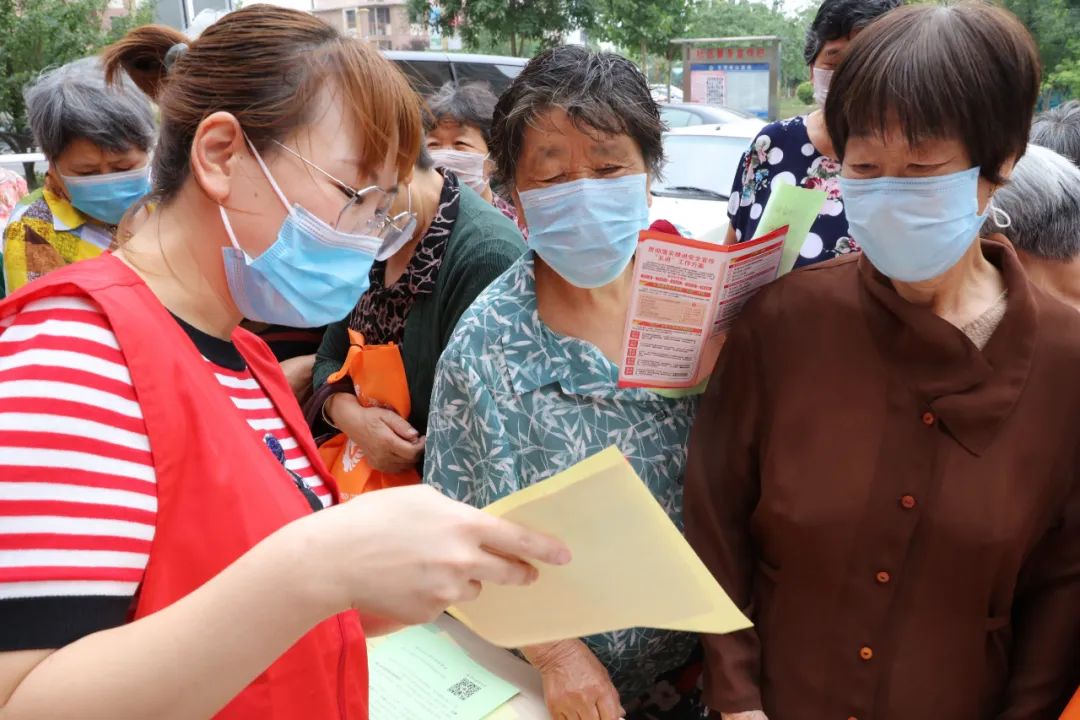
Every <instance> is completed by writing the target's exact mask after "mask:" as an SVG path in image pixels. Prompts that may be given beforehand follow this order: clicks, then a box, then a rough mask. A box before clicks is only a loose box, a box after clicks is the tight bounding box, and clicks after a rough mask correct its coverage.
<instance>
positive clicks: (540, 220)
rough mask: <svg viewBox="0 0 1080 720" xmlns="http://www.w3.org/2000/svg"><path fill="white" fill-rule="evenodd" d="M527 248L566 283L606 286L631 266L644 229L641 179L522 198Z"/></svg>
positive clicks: (578, 183) (571, 186)
mask: <svg viewBox="0 0 1080 720" xmlns="http://www.w3.org/2000/svg"><path fill="white" fill-rule="evenodd" d="M520 197H521V207H522V209H523V210H524V211H525V221H526V224H527V225H528V227H529V247H530V248H532V249H533V250H535V251H536V253H537V254H538V255H539V256H540V257H541V258H542V259H543V261H544V262H545V263H547V264H548V265H550V266H551V268H552V269H553V270H554V271H555V272H557V273H559V275H561V276H562V277H563V279H565V280H566V281H567V282H568V283H570V284H571V285H576V286H577V287H579V288H597V287H601V286H603V285H607V284H608V283H610V282H612V281H613V280H614V279H615V278H617V277H619V274H620V273H622V271H623V270H625V269H626V266H627V265H629V264H630V260H631V258H633V257H634V251H635V250H636V249H637V243H638V233H639V232H640V231H641V230H643V229H645V228H646V227H648V225H649V198H648V186H647V183H646V177H645V175H627V176H626V177H621V178H615V179H612V180H608V179H600V180H593V179H585V180H575V181H574V182H568V183H563V184H561V185H553V186H551V187H546V188H540V189H539V190H526V191H525V192H523V193H521V196H520Z"/></svg>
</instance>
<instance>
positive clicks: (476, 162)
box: [431, 150, 488, 193]
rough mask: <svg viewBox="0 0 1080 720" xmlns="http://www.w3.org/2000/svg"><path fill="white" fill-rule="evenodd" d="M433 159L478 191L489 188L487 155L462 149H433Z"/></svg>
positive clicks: (436, 163) (437, 165)
mask: <svg viewBox="0 0 1080 720" xmlns="http://www.w3.org/2000/svg"><path fill="white" fill-rule="evenodd" d="M431 159H432V160H433V161H434V162H435V166H436V167H442V168H446V169H447V170H449V171H451V172H452V173H454V174H455V175H457V177H458V180H460V181H461V182H463V183H465V184H466V185H468V186H469V187H471V188H472V189H473V190H475V191H476V192H478V193H482V192H484V190H486V189H487V186H488V176H487V159H488V156H487V155H481V154H480V153H474V152H464V151H462V150H432V151H431Z"/></svg>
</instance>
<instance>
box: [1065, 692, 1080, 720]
mask: <svg viewBox="0 0 1080 720" xmlns="http://www.w3.org/2000/svg"><path fill="white" fill-rule="evenodd" d="M1061 720H1080V688H1077V690H1076V694H1075V695H1073V699H1072V702H1071V703H1069V706H1068V707H1067V708H1065V712H1063V713H1062V714H1061Z"/></svg>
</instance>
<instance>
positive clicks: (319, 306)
mask: <svg viewBox="0 0 1080 720" xmlns="http://www.w3.org/2000/svg"><path fill="white" fill-rule="evenodd" d="M251 152H252V153H253V154H254V155H255V159H256V160H257V161H258V162H259V167H261V168H262V171H263V174H264V175H265V176H266V179H267V180H268V181H269V182H270V185H271V187H273V189H274V192H275V193H276V194H277V196H278V199H279V200H281V203H282V204H283V205H284V206H285V208H286V209H287V210H288V211H289V214H288V215H286V216H285V220H284V221H283V222H282V224H281V229H279V230H278V234H277V240H276V241H275V242H274V244H273V245H271V246H270V247H269V248H267V249H266V251H265V252H263V253H262V254H261V255H259V257H257V258H255V259H251V258H250V257H249V256H248V255H247V253H245V252H244V251H243V250H242V249H241V248H240V244H239V243H238V242H237V241H236V235H235V234H234V233H233V229H232V225H231V224H230V223H229V217H228V216H227V215H226V214H225V208H223V207H220V206H219V210H220V211H221V219H222V222H223V223H224V224H225V231H226V232H227V233H228V235H229V239H230V240H231V241H232V247H227V248H222V252H223V253H224V256H225V277H226V278H227V280H228V282H229V292H230V293H231V294H232V298H233V301H234V302H235V303H236V307H237V308H238V309H239V310H240V312H242V313H243V314H244V317H246V318H248V319H249V320H256V321H259V322H264V323H271V324H274V325H285V326H287V327H321V326H323V325H328V324H329V323H332V322H337V321H338V320H340V319H341V318H343V317H345V316H346V315H347V314H348V313H349V311H350V310H352V309H353V306H355V305H356V301H357V300H358V299H359V298H360V296H361V295H363V294H364V293H365V292H367V289H368V285H369V281H368V273H370V272H371V266H372V264H373V263H374V262H375V255H376V254H377V253H378V252H379V250H380V248H381V247H382V246H383V241H382V240H381V239H380V238H378V237H375V236H373V235H353V234H350V233H343V232H340V231H338V230H335V229H334V228H332V227H330V226H329V225H328V224H327V223H325V222H323V221H322V220H321V219H319V218H317V217H316V216H314V215H312V214H311V213H310V212H308V211H307V210H305V209H304V208H302V207H301V206H299V205H296V204H293V205H292V206H290V205H289V201H288V200H287V199H286V198H285V195H284V193H282V192H281V189H280V188H279V187H278V184H277V182H275V181H274V178H273V177H272V176H271V175H270V171H269V169H268V168H267V167H266V164H265V163H263V160H262V158H261V157H260V156H259V153H258V152H257V151H256V150H255V148H254V147H251Z"/></svg>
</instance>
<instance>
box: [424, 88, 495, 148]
mask: <svg viewBox="0 0 1080 720" xmlns="http://www.w3.org/2000/svg"><path fill="white" fill-rule="evenodd" d="M498 101H499V99H498V98H497V97H495V93H493V92H491V90H490V88H488V86H487V85H485V84H482V83H466V84H465V85H456V84H455V83H453V82H448V83H446V84H445V85H443V86H442V87H441V88H439V90H438V92H436V93H435V94H434V95H432V96H431V97H429V98H428V101H427V112H426V113H425V114H424V121H425V122H424V124H425V125H426V126H427V128H426V129H427V131H428V132H431V130H432V129H433V128H434V127H435V126H436V125H438V124H439V121H440V120H442V119H443V118H449V119H450V120H454V121H456V122H459V123H461V124H462V125H471V126H473V127H474V128H476V129H477V130H479V131H480V134H481V135H483V136H484V142H486V143H488V144H490V143H491V116H492V115H494V114H495V103H497V102H498Z"/></svg>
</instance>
